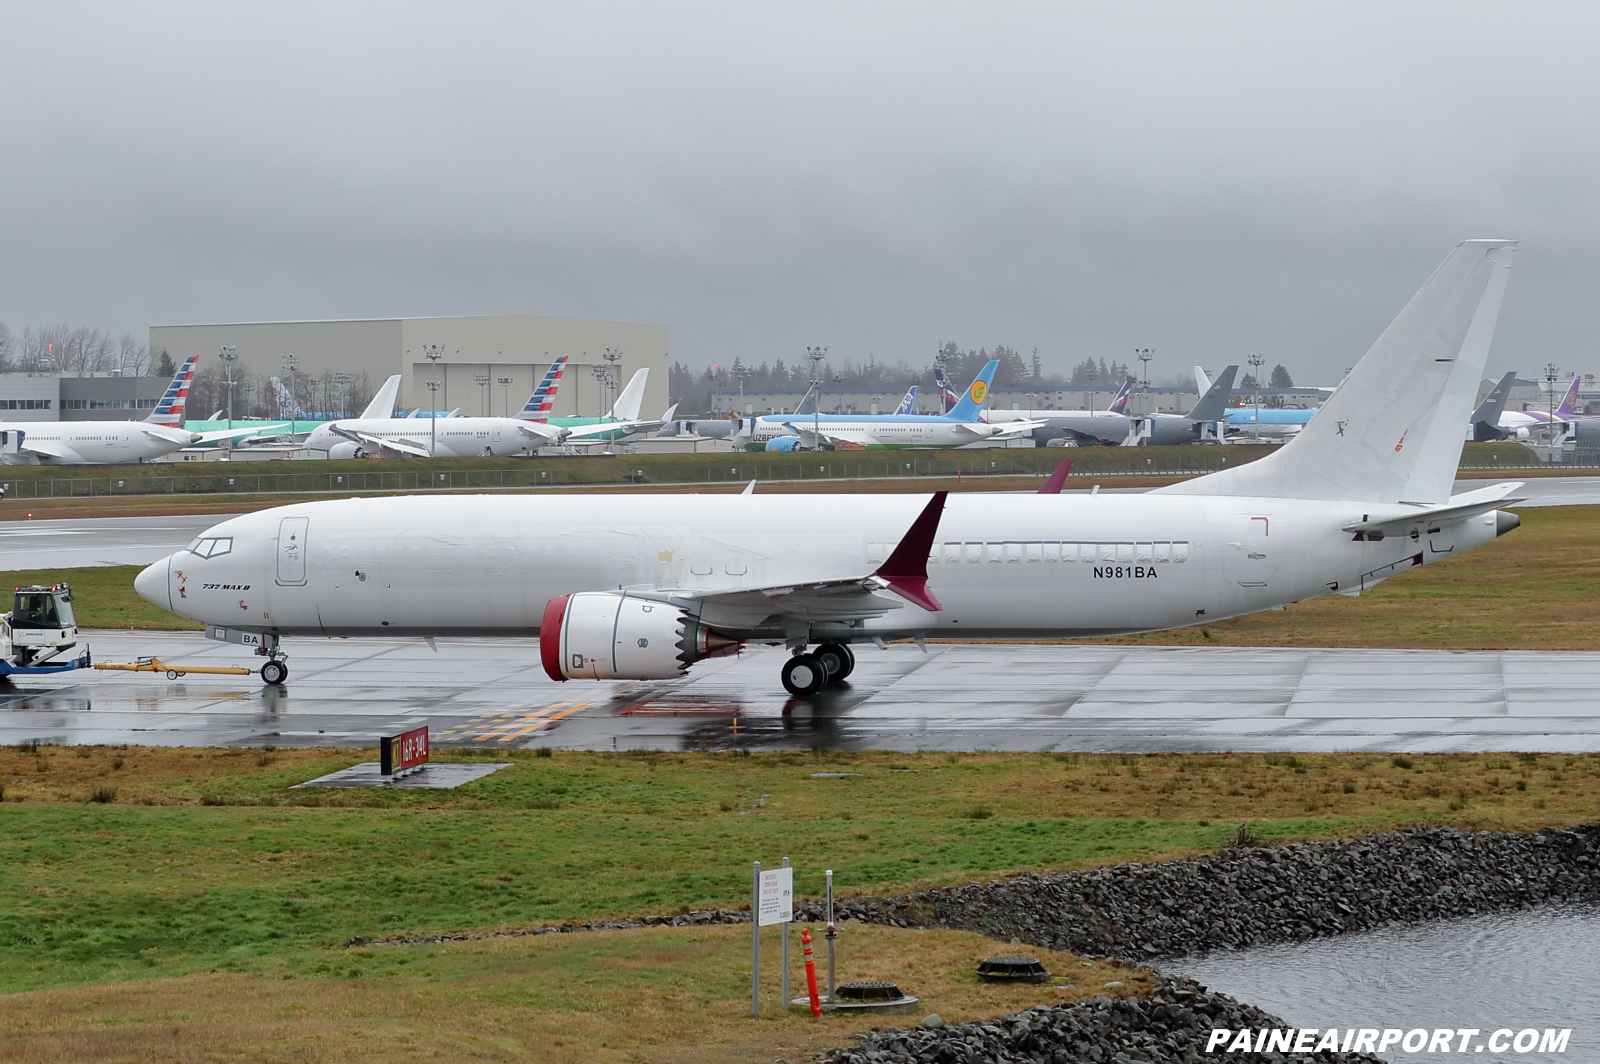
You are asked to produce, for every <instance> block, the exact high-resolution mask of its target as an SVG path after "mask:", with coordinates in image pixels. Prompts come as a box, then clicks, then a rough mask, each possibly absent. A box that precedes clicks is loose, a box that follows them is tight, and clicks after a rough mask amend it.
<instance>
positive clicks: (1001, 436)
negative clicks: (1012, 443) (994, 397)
mask: <svg viewBox="0 0 1600 1064" xmlns="http://www.w3.org/2000/svg"><path fill="white" fill-rule="evenodd" d="M1048 424H1050V422H1049V421H1047V420H1045V419H1043V418H1039V419H1035V420H1033V421H1006V422H1002V423H1001V424H1000V425H996V426H993V427H995V428H999V429H1000V431H999V432H996V433H993V434H991V435H989V436H985V437H983V439H986V440H1020V439H1021V438H1022V437H1024V436H1031V435H1033V430H1034V429H1039V428H1044V426H1046V425H1048Z"/></svg>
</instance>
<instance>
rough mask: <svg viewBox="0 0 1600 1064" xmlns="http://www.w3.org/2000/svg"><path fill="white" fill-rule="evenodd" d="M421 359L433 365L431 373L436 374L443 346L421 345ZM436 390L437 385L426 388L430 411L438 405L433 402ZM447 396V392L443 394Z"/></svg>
mask: <svg viewBox="0 0 1600 1064" xmlns="http://www.w3.org/2000/svg"><path fill="white" fill-rule="evenodd" d="M422 357H423V358H425V359H427V360H428V361H429V362H431V363H432V364H433V372H434V373H438V372H439V360H440V359H441V358H443V357H444V344H423V345H422ZM438 390H439V388H438V386H437V383H435V384H431V385H429V386H428V406H429V408H430V409H432V408H434V407H437V406H438V405H439V404H438V403H436V402H434V396H435V393H437V392H438ZM449 394H450V393H449V392H446V393H445V395H446V396H448V395H449Z"/></svg>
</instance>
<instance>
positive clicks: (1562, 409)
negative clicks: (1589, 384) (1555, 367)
mask: <svg viewBox="0 0 1600 1064" xmlns="http://www.w3.org/2000/svg"><path fill="white" fill-rule="evenodd" d="M1582 384H1583V377H1582V376H1581V375H1579V374H1576V373H1574V374H1573V375H1572V387H1570V388H1568V389H1567V394H1566V396H1565V398H1563V399H1562V400H1561V405H1560V406H1558V407H1556V420H1557V421H1571V420H1572V419H1573V418H1575V417H1577V416H1578V388H1579V387H1581V386H1582Z"/></svg>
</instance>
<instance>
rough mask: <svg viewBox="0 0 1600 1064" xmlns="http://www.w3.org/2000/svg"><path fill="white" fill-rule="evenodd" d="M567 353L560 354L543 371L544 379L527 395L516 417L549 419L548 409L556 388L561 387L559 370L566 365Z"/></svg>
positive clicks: (554, 399) (530, 419)
mask: <svg viewBox="0 0 1600 1064" xmlns="http://www.w3.org/2000/svg"><path fill="white" fill-rule="evenodd" d="M568 357H570V356H568V355H562V356H561V357H560V358H558V359H556V360H555V361H554V362H552V363H550V368H549V369H547V370H545V371H544V380H542V381H540V382H539V387H537V388H535V389H534V390H533V394H532V395H530V396H528V401H527V402H526V403H525V404H523V407H522V410H521V411H519V412H518V414H517V417H519V418H521V419H522V420H524V421H549V420H550V411H551V409H552V408H553V407H554V406H555V401H556V389H557V388H559V387H561V371H562V370H564V369H565V368H566V366H567V359H568Z"/></svg>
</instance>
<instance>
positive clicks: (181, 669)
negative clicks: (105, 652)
mask: <svg viewBox="0 0 1600 1064" xmlns="http://www.w3.org/2000/svg"><path fill="white" fill-rule="evenodd" d="M94 667H95V668H97V669H116V670H118V671H120V672H164V673H166V674H167V679H169V680H176V679H177V678H178V677H180V676H182V675H184V674H185V673H190V672H195V673H205V674H206V675H208V676H249V675H250V674H251V673H252V672H254V671H255V670H254V669H246V668H244V667H242V666H239V665H168V664H167V663H166V662H164V661H162V660H161V659H160V658H140V659H139V660H138V661H134V662H127V661H97V662H95V663H94Z"/></svg>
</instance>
